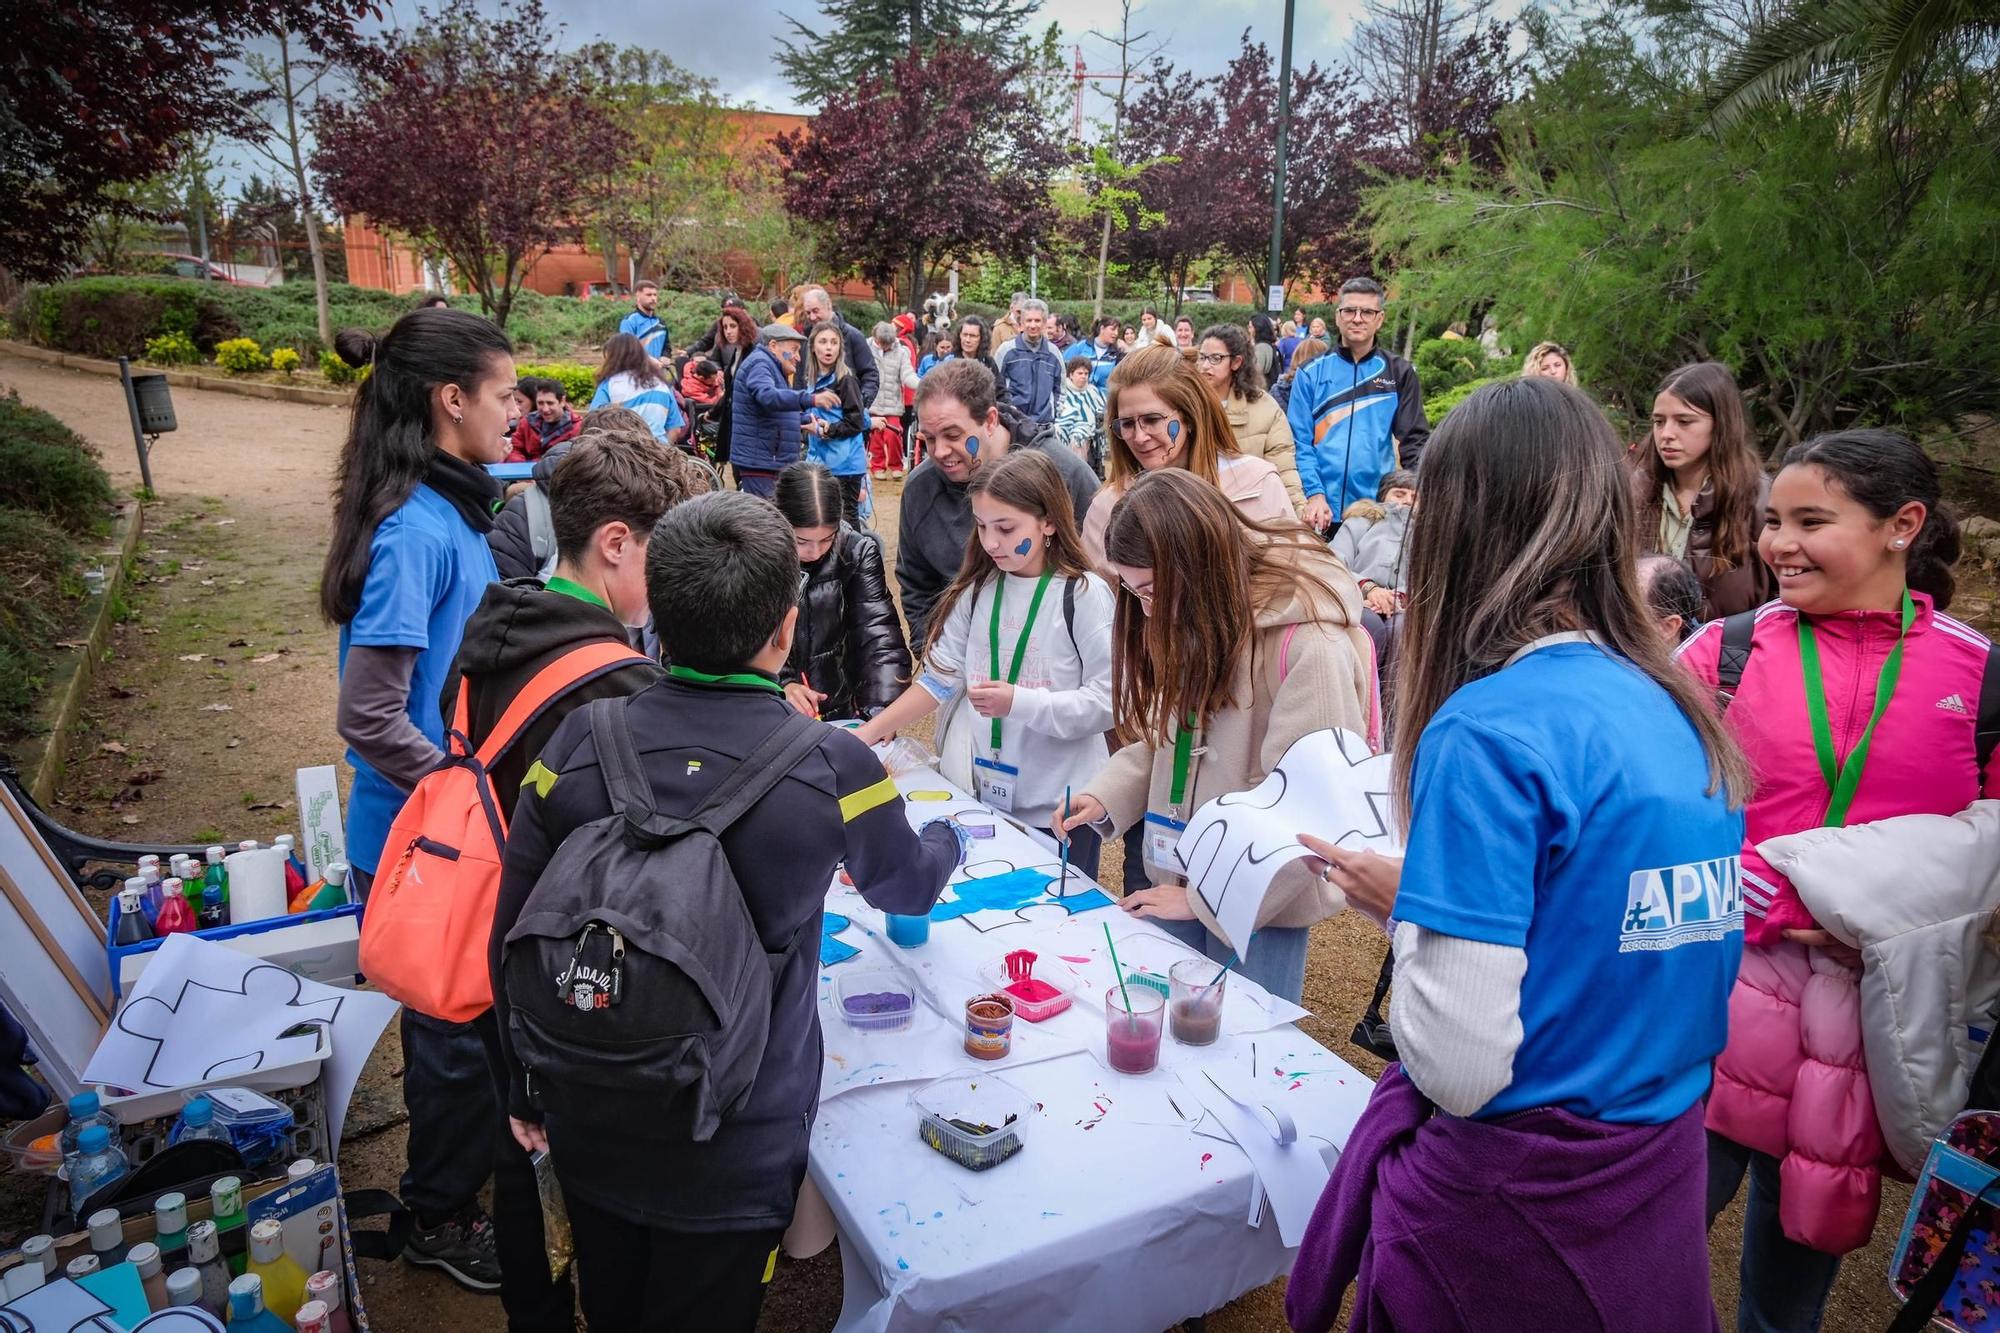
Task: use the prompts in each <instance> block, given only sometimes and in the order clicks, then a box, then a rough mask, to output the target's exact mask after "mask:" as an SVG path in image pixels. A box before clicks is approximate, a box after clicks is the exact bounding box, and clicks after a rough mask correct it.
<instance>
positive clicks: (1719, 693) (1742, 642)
mask: <svg viewBox="0 0 2000 1333" xmlns="http://www.w3.org/2000/svg"><path fill="white" fill-rule="evenodd" d="M1756 632H1757V613H1756V612H1755V611H1738V612H1737V613H1736V614H1735V615H1733V616H1729V617H1727V618H1725V619H1724V620H1723V622H1722V654H1721V656H1720V657H1718V658H1717V659H1716V662H1715V700H1716V703H1717V704H1718V705H1720V706H1721V708H1722V709H1723V711H1725V712H1727V711H1728V709H1729V703H1730V701H1731V700H1732V699H1734V698H1735V697H1736V689H1737V687H1738V686H1740V685H1741V684H1742V683H1743V673H1744V671H1746V670H1747V669H1748V668H1749V666H1750V649H1751V648H1752V647H1753V646H1754V645H1755V643H1756V639H1755V635H1756Z"/></svg>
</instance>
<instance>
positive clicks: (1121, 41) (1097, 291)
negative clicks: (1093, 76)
mask: <svg viewBox="0 0 2000 1333" xmlns="http://www.w3.org/2000/svg"><path fill="white" fill-rule="evenodd" d="M1090 35H1091V36H1093V37H1095V38H1097V39H1098V40H1099V41H1101V42H1108V43H1110V44H1111V45H1112V46H1114V47H1116V48H1117V50H1118V73H1117V75H1116V76H1115V77H1116V79H1117V91H1116V92H1114V93H1113V94H1112V95H1111V124H1110V127H1109V133H1108V134H1107V135H1106V141H1105V142H1103V143H1100V144H1093V145H1091V146H1090V147H1088V148H1085V147H1084V146H1083V145H1081V144H1079V145H1078V146H1077V147H1078V151H1079V152H1082V153H1083V154H1084V155H1085V158H1086V161H1087V163H1088V166H1087V169H1086V172H1085V180H1086V181H1087V187H1086V189H1087V194H1086V198H1087V199H1088V202H1089V208H1088V214H1089V215H1092V216H1096V217H1097V218H1098V235H1097V277H1096V282H1095V284H1094V286H1093V288H1092V296H1091V307H1090V313H1091V318H1093V319H1096V318H1098V317H1100V316H1102V315H1103V314H1104V278H1105V274H1106V272H1107V270H1109V268H1110V267H1111V233H1112V232H1114V231H1120V232H1122V231H1126V230H1128V229H1130V228H1131V227H1133V226H1135V225H1138V226H1148V225H1157V223H1158V222H1159V221H1160V220H1161V215H1159V214H1158V213H1152V212H1147V211H1146V210H1145V208H1144V202H1143V200H1142V198H1141V196H1140V194H1139V191H1138V190H1137V188H1136V186H1137V184H1138V180H1139V178H1140V177H1141V176H1142V175H1144V174H1145V172H1146V171H1147V169H1148V168H1150V167H1154V166H1158V165H1161V164H1163V163H1164V162H1165V160H1166V159H1165V158H1164V157H1156V158H1153V159H1151V160H1149V161H1145V162H1132V161H1128V160H1127V159H1126V155H1125V100H1126V93H1127V91H1128V90H1129V89H1130V87H1131V85H1132V80H1133V67H1134V66H1135V65H1139V64H1144V63H1145V62H1146V61H1147V60H1149V59H1156V58H1157V57H1158V55H1159V52H1160V50H1161V48H1162V47H1164V46H1165V43H1164V42H1160V43H1153V44H1152V45H1151V46H1150V47H1148V49H1147V50H1145V51H1142V52H1140V53H1139V54H1137V55H1134V50H1135V48H1137V47H1140V46H1142V45H1146V44H1147V43H1149V42H1150V41H1151V39H1152V36H1153V34H1152V33H1151V32H1150V31H1148V32H1140V33H1135V32H1133V31H1132V0H1120V4H1119V7H1118V35H1117V36H1116V37H1113V36H1111V35H1110V34H1109V33H1102V32H1098V31H1097V30H1095V29H1092V30H1091V34H1090ZM1091 87H1092V89H1093V90H1094V91H1096V92H1100V93H1101V92H1103V91H1104V89H1103V87H1102V85H1099V84H1092V85H1091ZM1080 95H1081V94H1080V93H1079V96H1080ZM1175 291H1176V295H1175V297H1174V299H1175V301H1176V302H1177V303H1178V301H1179V300H1180V297H1179V294H1178V292H1179V289H1178V288H1176V289H1175Z"/></svg>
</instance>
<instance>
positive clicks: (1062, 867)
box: [1056, 787, 1069, 898]
mask: <svg viewBox="0 0 2000 1333" xmlns="http://www.w3.org/2000/svg"><path fill="white" fill-rule="evenodd" d="M1062 817H1063V833H1064V834H1068V832H1069V788H1068V787H1064V788H1063V813H1062ZM1057 870H1058V874H1057V877H1056V897H1058V898H1061V897H1065V896H1067V895H1068V893H1069V838H1068V837H1064V838H1063V839H1062V859H1061V860H1060V861H1058V862H1057Z"/></svg>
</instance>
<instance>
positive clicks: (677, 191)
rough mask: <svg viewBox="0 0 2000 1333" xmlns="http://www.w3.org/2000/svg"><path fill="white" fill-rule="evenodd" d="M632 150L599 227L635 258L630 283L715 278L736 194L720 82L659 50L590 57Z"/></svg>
mask: <svg viewBox="0 0 2000 1333" xmlns="http://www.w3.org/2000/svg"><path fill="white" fill-rule="evenodd" d="M589 55H590V59H591V60H592V61H593V62H594V63H595V64H596V65H597V66H598V69H599V77H600V78H602V79H603V81H604V98H605V100H606V101H607V102H608V103H609V104H610V106H611V108H612V111H613V114H614V115H615V116H616V118H617V122H618V125H619V128H620V129H622V130H623V131H624V132H625V134H626V136H627V138H628V139H629V140H630V142H631V144H632V149H631V152H630V154H629V156H628V158H627V160H626V161H625V162H624V164H623V165H622V167H621V169H620V170H619V171H618V172H617V173H616V174H615V175H614V176H613V177H612V179H611V181H610V185H609V188H608V189H607V191H606V192H605V195H604V201H603V203H602V204H601V205H600V207H599V211H598V221H599V225H600V226H601V227H602V228H603V229H604V231H605V232H606V233H608V235H609V236H610V237H611V239H612V241H613V242H614V244H617V245H623V246H624V247H625V251H626V254H627V256H628V263H629V270H628V272H627V273H626V274H625V280H626V281H628V282H637V281H638V280H639V278H640V276H641V275H645V274H652V275H656V276H657V275H658V274H659V273H661V272H666V273H673V272H674V271H675V270H676V269H677V268H678V267H682V266H685V267H688V268H691V269H694V270H696V271H697V274H696V275H697V276H700V277H706V276H708V275H707V274H706V273H705V272H701V271H700V270H702V269H703V268H704V262H703V256H705V255H706V253H707V252H708V251H709V250H710V249H712V248H713V247H712V244H711V242H710V240H709V237H708V236H707V235H705V234H704V233H709V232H712V231H713V229H714V224H715V219H714V217H713V216H712V215H713V214H714V213H716V212H718V211H719V210H720V209H721V208H722V206H723V204H724V203H725V201H726V200H727V198H728V192H729V171H730V155H729V144H728V142H727V140H726V136H727V135H728V132H729V119H728V115H727V113H726V111H725V104H724V103H723V101H722V99H721V98H719V97H717V96H716V93H715V81H714V80H712V79H703V78H697V77H696V76H694V75H693V74H690V73H688V72H687V71H686V70H684V69H682V68H680V67H679V66H678V65H676V64H674V62H673V61H672V60H670V59H668V58H667V57H666V56H665V55H662V54H661V53H660V52H658V51H647V50H644V49H641V48H639V47H627V48H625V49H624V50H616V49H613V48H611V47H608V46H605V47H599V48H596V49H594V50H593V51H591V52H590V53H589Z"/></svg>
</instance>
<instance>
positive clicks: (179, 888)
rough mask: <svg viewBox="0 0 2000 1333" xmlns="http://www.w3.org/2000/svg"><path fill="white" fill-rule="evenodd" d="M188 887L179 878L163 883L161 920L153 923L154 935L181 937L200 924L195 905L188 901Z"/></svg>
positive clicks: (161, 890)
mask: <svg viewBox="0 0 2000 1333" xmlns="http://www.w3.org/2000/svg"><path fill="white" fill-rule="evenodd" d="M186 887H187V886H186V884H185V882H184V881H183V880H181V879H180V877H179V876H173V877H170V878H168V879H166V880H163V881H162V882H161V884H160V918H159V920H157V921H155V922H154V923H153V930H154V933H156V934H159V935H179V934H182V933H184V932H186V931H190V930H193V929H194V928H195V926H196V925H197V924H198V923H197V922H196V920H195V916H194V904H192V903H190V902H189V901H188V900H187V892H186Z"/></svg>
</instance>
